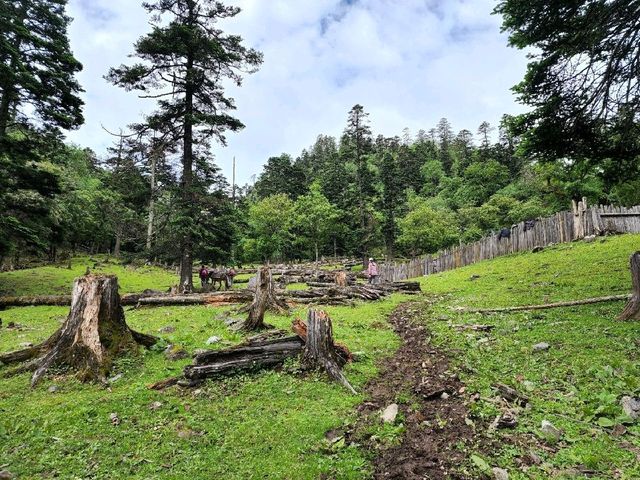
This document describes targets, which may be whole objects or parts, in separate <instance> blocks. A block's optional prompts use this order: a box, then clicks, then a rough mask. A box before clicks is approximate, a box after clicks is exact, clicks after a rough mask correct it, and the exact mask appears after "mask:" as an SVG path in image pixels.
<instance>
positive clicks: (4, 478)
mask: <svg viewBox="0 0 640 480" xmlns="http://www.w3.org/2000/svg"><path fill="white" fill-rule="evenodd" d="M14 478H15V476H14V475H13V473H11V472H10V471H9V470H0V480H12V479H14Z"/></svg>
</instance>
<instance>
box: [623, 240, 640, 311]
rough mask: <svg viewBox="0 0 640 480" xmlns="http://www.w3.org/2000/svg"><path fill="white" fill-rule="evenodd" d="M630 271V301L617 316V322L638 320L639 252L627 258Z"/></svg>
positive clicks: (639, 300) (639, 290) (639, 294)
mask: <svg viewBox="0 0 640 480" xmlns="http://www.w3.org/2000/svg"><path fill="white" fill-rule="evenodd" d="M629 267H630V269H631V288H632V292H631V299H630V300H629V303H627V305H626V306H625V307H624V310H623V311H622V313H621V314H620V315H618V320H640V252H635V253H634V254H633V255H631V257H630V258H629Z"/></svg>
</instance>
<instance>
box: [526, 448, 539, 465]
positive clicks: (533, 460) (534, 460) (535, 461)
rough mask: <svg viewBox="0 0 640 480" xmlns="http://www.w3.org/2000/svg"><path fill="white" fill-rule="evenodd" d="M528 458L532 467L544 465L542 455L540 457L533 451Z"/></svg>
mask: <svg viewBox="0 0 640 480" xmlns="http://www.w3.org/2000/svg"><path fill="white" fill-rule="evenodd" d="M528 457H529V463H531V465H540V464H541V463H542V459H541V458H540V455H538V454H537V453H536V452H534V451H533V450H531V451H530V452H529V455H528Z"/></svg>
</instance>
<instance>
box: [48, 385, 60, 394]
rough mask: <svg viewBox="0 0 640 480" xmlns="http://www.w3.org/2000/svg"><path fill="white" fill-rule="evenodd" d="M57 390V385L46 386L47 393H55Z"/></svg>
mask: <svg viewBox="0 0 640 480" xmlns="http://www.w3.org/2000/svg"><path fill="white" fill-rule="evenodd" d="M57 391H58V386H57V385H51V386H50V387H49V388H47V392H49V393H56V392H57Z"/></svg>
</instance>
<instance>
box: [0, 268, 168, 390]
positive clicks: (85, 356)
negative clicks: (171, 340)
mask: <svg viewBox="0 0 640 480" xmlns="http://www.w3.org/2000/svg"><path fill="white" fill-rule="evenodd" d="M156 340H157V339H156V337H153V336H151V335H146V334H143V333H139V332H136V331H134V330H132V329H130V328H129V326H128V325H127V323H126V322H125V319H124V311H123V310H122V306H121V303H120V296H119V295H118V279H117V278H116V277H115V276H94V275H85V276H84V277H80V278H78V279H76V280H75V282H74V284H73V294H72V302H71V309H70V311H69V315H68V316H67V319H66V320H65V322H64V324H63V325H62V326H61V327H60V329H59V330H57V331H56V332H55V333H54V334H53V335H51V336H50V337H49V338H48V339H47V340H45V341H44V342H42V343H41V344H39V345H35V346H33V347H29V348H26V349H24V350H19V351H16V352H9V353H6V354H4V355H0V365H2V364H4V365H8V364H13V363H21V362H27V364H25V365H24V366H22V367H19V368H17V369H15V370H13V371H10V372H8V374H9V375H11V374H14V373H18V372H24V371H34V374H33V376H32V378H31V386H32V387H34V386H36V384H37V383H38V382H39V381H40V380H41V378H42V377H43V376H44V374H45V373H46V372H47V371H48V369H49V368H50V367H52V366H54V365H59V366H65V367H70V368H71V369H72V370H75V371H76V372H77V373H78V377H79V378H80V379H81V380H82V381H88V380H99V381H101V382H105V379H106V376H107V374H108V373H109V371H110V370H111V366H112V363H113V360H114V359H115V358H116V357H117V356H119V355H122V354H125V353H126V352H130V353H135V352H137V349H138V345H144V346H146V347H150V346H152V345H153V344H155V342H156Z"/></svg>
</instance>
